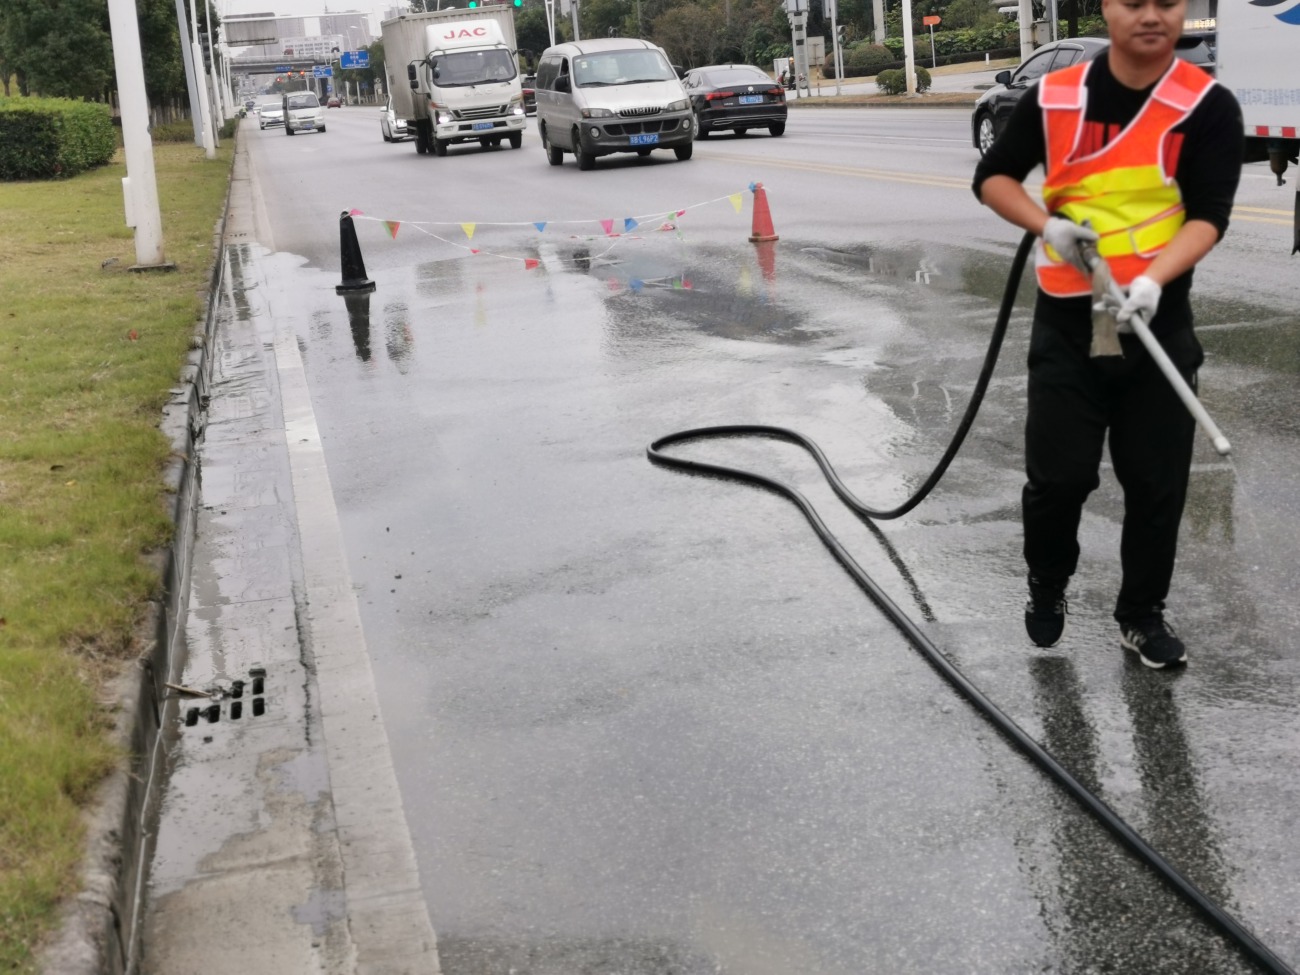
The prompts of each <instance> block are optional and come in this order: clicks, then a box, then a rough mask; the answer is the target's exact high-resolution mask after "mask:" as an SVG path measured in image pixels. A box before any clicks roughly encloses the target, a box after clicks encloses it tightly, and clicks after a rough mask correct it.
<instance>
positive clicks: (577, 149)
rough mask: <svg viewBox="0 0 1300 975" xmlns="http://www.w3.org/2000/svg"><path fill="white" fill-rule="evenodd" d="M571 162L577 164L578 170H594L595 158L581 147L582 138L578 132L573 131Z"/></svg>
mask: <svg viewBox="0 0 1300 975" xmlns="http://www.w3.org/2000/svg"><path fill="white" fill-rule="evenodd" d="M573 161H574V162H576V163H577V164H578V168H579V169H595V168H596V157H595V156H593V155H592V154H591V153H589V152H588V151H587V150H586V149H584V148H583V146H582V136H581V135H579V134H578V130H577V129H574V130H573Z"/></svg>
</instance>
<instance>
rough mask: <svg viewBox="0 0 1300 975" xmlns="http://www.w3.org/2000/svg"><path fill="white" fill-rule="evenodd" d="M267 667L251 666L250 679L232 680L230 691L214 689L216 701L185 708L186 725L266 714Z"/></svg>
mask: <svg viewBox="0 0 1300 975" xmlns="http://www.w3.org/2000/svg"><path fill="white" fill-rule="evenodd" d="M265 694H266V668H265V667H260V666H258V667H250V668H249V670H248V679H247V680H235V681H231V683H230V688H229V690H226V689H223V688H215V689H214V690H213V697H214V698H216V700H214V701H213V703H211V704H208V705H205V706H203V707H191V708H187V709H186V710H185V727H187V728H194V727H197V726H198V725H200V724H217V723H218V722H220V721H221V720H222V718H223V716H224V718H225V719H226V720H228V721H241V720H243V719H244V718H260V717H261V716H262V715H264V714H266V697H265V696H264V695H265Z"/></svg>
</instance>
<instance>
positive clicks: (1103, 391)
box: [1023, 315, 1202, 623]
mask: <svg viewBox="0 0 1300 975" xmlns="http://www.w3.org/2000/svg"><path fill="white" fill-rule="evenodd" d="M1091 334H1092V333H1091V323H1090V322H1089V323H1080V322H1078V321H1071V322H1069V323H1067V324H1060V323H1057V322H1054V321H1052V320H1051V319H1049V318H1046V317H1040V316H1039V315H1035V319H1034V325H1033V331H1032V333H1031V335H1030V343H1029V410H1028V416H1027V419H1026V423H1025V473H1026V475H1027V476H1028V479H1029V480H1028V483H1026V485H1025V489H1024V495H1023V517H1024V530H1025V561H1026V562H1027V563H1028V565H1029V573H1030V575H1032V576H1034V577H1036V578H1037V579H1039V580H1040V581H1043V582H1047V583H1059V584H1060V585H1061V586H1062V587H1063V586H1064V584H1065V582H1066V581H1067V580H1068V579H1069V578H1070V576H1071V575H1073V574H1074V570H1075V569H1076V568H1077V566H1078V562H1079V540H1078V531H1079V518H1080V516H1081V515H1082V513H1083V503H1084V501H1085V499H1086V498H1087V497H1088V495H1089V494H1090V493H1091V492H1092V491H1093V490H1094V489H1095V488H1096V487H1097V485H1098V484H1099V483H1100V477H1099V476H1098V467H1099V465H1100V463H1101V451H1102V445H1103V443H1104V442H1105V440H1106V434H1107V431H1109V433H1110V457H1111V463H1112V464H1113V465H1114V468H1115V476H1116V477H1117V478H1118V480H1119V483H1120V486H1121V487H1122V488H1123V489H1124V526H1123V532H1122V535H1121V540H1120V564H1121V567H1122V569H1123V583H1122V584H1121V586H1120V591H1119V598H1118V600H1117V601H1116V604H1115V618H1116V619H1117V620H1119V621H1120V622H1121V623H1124V622H1130V621H1133V620H1137V619H1141V618H1143V617H1150V616H1152V615H1154V614H1157V613H1159V612H1160V611H1161V610H1162V609H1163V608H1164V600H1165V597H1166V596H1168V594H1169V583H1170V580H1171V578H1172V577H1173V572H1174V556H1175V554H1176V552H1177V548H1178V525H1179V522H1180V521H1181V520H1182V516H1183V503H1184V501H1185V500H1186V498H1187V479H1188V474H1189V471H1190V468H1191V462H1192V440H1193V437H1194V435H1195V432H1196V421H1195V420H1194V419H1193V418H1192V416H1191V414H1190V413H1189V412H1188V410H1187V407H1186V406H1184V405H1183V403H1182V401H1181V400H1180V399H1179V398H1178V395H1177V394H1176V393H1175V392H1174V390H1173V387H1172V386H1170V384H1169V381H1168V380H1167V379H1166V378H1165V376H1164V374H1163V373H1161V372H1160V368H1159V366H1157V365H1156V363H1155V362H1154V360H1152V358H1151V356H1150V355H1149V354H1148V353H1147V351H1146V349H1145V348H1143V346H1142V344H1141V342H1140V341H1138V339H1137V337H1136V336H1133V335H1122V336H1120V340H1121V344H1122V345H1123V347H1124V357H1123V358H1122V359H1119V358H1116V357H1109V358H1104V359H1093V358H1090V357H1089V355H1088V350H1089V345H1090V342H1091ZM1161 343H1162V345H1164V347H1165V349H1166V351H1167V352H1168V353H1169V356H1170V358H1171V359H1172V360H1173V361H1174V363H1175V364H1176V365H1177V366H1178V368H1179V370H1180V371H1181V372H1182V373H1183V375H1184V377H1185V378H1186V379H1187V381H1188V383H1189V384H1191V385H1192V386H1193V388H1195V385H1194V384H1195V378H1196V369H1197V367H1198V366H1199V365H1200V363H1201V360H1202V353H1201V348H1200V344H1199V343H1198V342H1197V341H1196V336H1195V334H1194V333H1193V332H1192V329H1191V328H1190V324H1189V327H1187V328H1183V329H1179V330H1178V331H1176V332H1175V333H1173V334H1172V335H1169V336H1165V337H1163V338H1162V339H1161Z"/></svg>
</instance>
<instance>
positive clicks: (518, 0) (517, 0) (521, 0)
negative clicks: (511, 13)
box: [515, 0, 524, 7]
mask: <svg viewBox="0 0 1300 975" xmlns="http://www.w3.org/2000/svg"><path fill="white" fill-rule="evenodd" d="M523 5H524V0H515V6H516V7H522V6H523Z"/></svg>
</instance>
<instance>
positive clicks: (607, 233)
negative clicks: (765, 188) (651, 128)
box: [348, 183, 758, 270]
mask: <svg viewBox="0 0 1300 975" xmlns="http://www.w3.org/2000/svg"><path fill="white" fill-rule="evenodd" d="M757 185H758V184H757V183H750V184H749V186H748V190H749V192H750V193H753V192H754V190H755V188H756V187H757ZM723 200H726V201H727V202H729V203H730V204H731V206H732V209H733V210H735V212H736V213H740V211H741V210H742V209H743V208H744V193H743V192H741V193H728V194H726V195H725V196H718V197H714V198H713V199H711V200H703V201H701V202H699V203H691V204H688V205H687V206H684V207H678V208H675V209H673V210H669V211H667V213H663V212H653V213H644V214H637V215H636V216H630V217H623V218H622V219H621V220H618V219H615V218H613V217H604V218H600V219H596V220H592V219H585V220H524V221H513V220H512V221H487V220H483V221H464V220H390V219H388V218H385V217H372V216H368V215H367V214H366V213H365V212H363V211H362V210H358V209H353V210H349V211H348V215H349V216H351V217H353V218H354V219H356V220H370V221H373V222H376V223H381V224H383V225H384V229H385V230H387V231H388V235H389V237H390V238H391V239H393V240H396V239H397V232H398V230H400V229H401V228H402V227H407V228H408V229H411V230H416V231H418V232H419V233H422V234H424V235H425V236H427V237H432V238H433V239H434V240H439V241H442V242H443V243H445V244H449V245H451V246H452V247H458V248H460V249H462V250H467V251H469V252H470V253H471V254H486V255H488V256H490V257H498V258H501V259H503V260H512V261H522V262H523V265H524V268H525V269H526V270H531V269H532V268H535V267H537V266H538V264H539V263H540V262H539V261H538V260H537V258H535V257H524V258H521V257H517V256H515V255H513V254H499V253H495V252H492V251H484V250H483V249H482V248H480V247H473V246H471V244H472V243H473V240H474V233H475V231H476V230H478V228H480V227H533V228H534V229H535V230H536V231H537V232H538V233H544V232H545V231H546V229H547V228H548V227H559V226H590V225H592V224H596V225H598V226H599V227H600V229H601V233H600V234H599V235H597V234H580V235H575V236H582V237H587V238H589V239H599V238H601V237H604V238H610V239H611V241H612V243H611V244H610V247H609V248H608V249H606V251H604V252H603V253H608V252H609V250H612V249H613V247H614V246H615V244H616V243H617V242H618V240H619V239H620V238H624V237H627V236H628V235H630V234H631V233H632V231H634V230H636V229H637V228H639V227H641V225H642V224H644V223H646V222H647V221H655V220H657V221H660V223H659V224H658V226H656V227H654V228H653V231H654V232H655V233H666V232H672V233H676V234H677V236H678V237H679V238H680V237H681V230H680V229H679V227H678V221H679V220H680V219H681V218H682V217H684V216H685V215H686V214H687V212H688V211H691V210H697V209H699V208H701V207H707V206H713V205H714V204H716V203H721V202H722V201H723ZM429 227H459V228H460V231H461V233H463V234H464V235H465V242H464V243H462V242H460V241H458V240H452V239H450V238H448V237H444V236H442V235H441V234H437V233H434V232H433V231H432V230H429V229H427V228H429ZM616 227H617V228H620V229H618V230H617V231H616V230H615V228H616ZM633 239H638V238H633ZM596 256H600V255H596Z"/></svg>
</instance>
